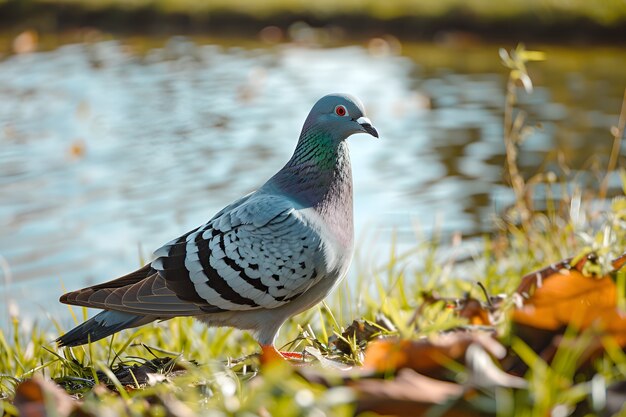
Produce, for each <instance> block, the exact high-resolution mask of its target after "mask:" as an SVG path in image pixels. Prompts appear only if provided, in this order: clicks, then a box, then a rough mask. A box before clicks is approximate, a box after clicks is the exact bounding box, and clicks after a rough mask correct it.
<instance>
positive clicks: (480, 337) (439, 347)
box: [363, 331, 505, 377]
mask: <svg viewBox="0 0 626 417" xmlns="http://www.w3.org/2000/svg"><path fill="white" fill-rule="evenodd" d="M472 343H477V344H479V345H481V346H482V347H483V348H484V349H485V350H487V351H488V352H489V353H491V354H492V355H493V356H496V357H502V356H503V355H504V353H505V350H504V348H503V347H502V345H500V344H499V343H498V342H497V341H496V340H494V339H493V338H492V337H491V335H489V334H487V333H485V332H465V331H458V332H452V333H446V334H442V335H439V336H437V337H435V338H433V339H422V340H418V341H415V340H399V339H397V338H388V339H381V340H377V341H374V342H372V343H370V344H369V346H368V347H367V350H366V351H365V362H364V364H363V366H364V368H365V369H369V370H373V371H376V372H381V373H387V372H390V371H394V370H397V369H401V368H411V369H414V370H416V371H417V372H419V373H422V374H424V375H429V376H434V377H441V375H442V374H444V373H445V372H446V370H447V366H448V365H450V363H451V362H453V361H456V362H463V361H464V358H465V352H466V351H467V348H468V347H469V346H470V345H471V344H472Z"/></svg>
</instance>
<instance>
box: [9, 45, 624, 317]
mask: <svg viewBox="0 0 626 417" xmlns="http://www.w3.org/2000/svg"><path fill="white" fill-rule="evenodd" d="M490 51H491V52H493V53H491V52H489V56H490V57H491V56H492V55H493V57H491V58H490V59H491V60H492V67H493V71H494V72H493V73H492V72H490V71H484V72H480V73H473V72H468V73H464V72H463V71H464V69H463V68H455V67H450V68H447V69H441V67H439V66H438V65H437V63H436V62H430V63H429V57H428V56H425V55H424V56H422V57H420V59H419V60H418V62H419V63H420V64H417V63H416V62H415V61H413V60H412V59H410V58H408V57H406V56H405V57H403V56H389V55H384V54H383V55H382V56H381V55H380V54H370V53H369V52H368V51H367V50H366V49H363V48H360V47H343V48H333V49H314V48H304V47H289V46H287V47H276V48H273V49H258V50H257V49H252V50H244V49H237V48H229V49H225V48H221V47H219V46H213V45H209V46H207V45H204V46H203V45H196V44H194V43H192V42H190V41H187V40H184V39H180V38H175V39H173V40H171V41H169V42H168V44H167V45H166V46H165V47H164V48H161V49H153V50H150V51H149V52H147V53H146V54H145V55H141V54H134V53H132V52H131V51H130V49H129V48H128V47H127V45H125V44H124V43H119V42H101V43H96V44H90V45H86V44H85V45H67V46H62V47H60V48H58V49H56V50H54V51H49V52H44V53H36V54H27V55H19V56H12V57H9V58H7V59H5V60H4V61H1V62H0V80H3V82H2V83H0V201H1V202H2V203H1V204H0V230H2V237H0V255H2V257H4V258H5V259H6V260H7V262H8V265H9V266H10V271H11V274H12V277H13V281H14V283H15V284H14V286H13V288H12V290H11V291H12V294H14V295H15V297H16V298H18V299H21V298H25V297H26V296H27V295H29V292H32V288H33V286H41V287H38V291H39V288H44V287H45V288H47V290H46V293H47V294H46V296H47V295H49V299H50V300H56V297H57V295H58V293H61V292H62V290H61V284H60V282H61V281H63V282H64V284H65V286H67V287H68V288H70V287H71V288H75V287H77V286H79V285H82V284H84V283H87V282H95V281H101V280H104V279H109V278H111V277H113V276H116V275H118V274H121V273H124V272H126V271H128V270H130V269H132V268H134V267H136V266H138V265H139V262H140V257H142V256H147V257H149V253H150V251H151V250H152V249H154V248H156V247H158V246H159V245H161V244H162V243H164V242H166V241H168V240H169V239H171V238H172V237H174V236H177V235H179V234H181V233H183V232H185V231H186V230H188V229H189V228H191V227H195V226H196V225H198V224H200V223H202V222H204V221H206V220H207V219H208V218H209V217H210V216H212V215H213V214H214V213H215V212H216V211H217V210H219V209H220V208H221V207H222V206H223V205H225V204H226V203H228V202H230V201H231V200H233V199H235V198H237V197H239V196H241V195H243V194H245V193H247V192H249V191H250V190H252V189H253V188H254V187H256V186H258V185H259V184H261V183H262V182H263V181H264V180H265V179H266V178H268V177H269V176H270V175H271V174H272V173H274V172H275V171H276V170H277V169H279V168H280V167H281V166H282V164H283V163H284V162H285V161H286V160H287V158H288V157H289V155H290V154H291V152H292V150H293V147H294V146H295V141H296V139H297V135H298V133H299V129H300V127H301V124H302V122H303V120H304V118H305V116H306V114H307V112H308V110H309V109H310V107H311V105H312V104H313V103H314V102H315V101H316V100H317V99H318V98H319V97H320V96H322V95H324V94H326V93H329V92H333V91H343V92H351V93H353V94H355V95H357V96H359V97H360V98H361V99H362V100H363V101H364V102H365V103H366V106H367V108H368V110H369V115H370V118H371V119H372V120H373V121H374V122H375V124H376V126H377V128H378V129H379V132H380V134H381V138H382V139H381V140H380V141H375V140H371V139H370V138H369V137H365V136H363V135H357V136H355V137H353V138H351V139H350V142H351V149H352V160H353V166H354V178H355V197H356V200H355V214H356V223H357V225H356V229H357V231H359V230H362V229H364V228H365V227H370V226H369V225H375V226H376V227H378V228H381V229H382V230H383V232H382V235H381V236H383V240H384V239H385V238H386V237H388V236H389V235H390V233H391V230H398V231H399V232H400V237H401V238H402V239H405V240H407V241H408V240H410V239H412V237H411V236H412V231H411V227H412V226H411V224H412V223H414V222H415V221H417V222H418V223H419V224H420V225H421V227H422V228H423V229H424V230H425V231H426V232H429V230H430V229H431V228H432V227H433V226H432V225H433V224H434V223H435V221H434V220H435V218H437V217H438V216H440V217H441V218H442V222H441V223H440V225H441V227H442V228H443V229H444V230H445V231H449V232H453V231H461V232H464V233H466V234H467V233H476V232H481V231H486V230H489V229H490V227H491V220H490V219H491V216H492V215H493V214H494V213H495V212H496V211H497V210H498V209H501V208H503V207H504V206H506V205H507V204H509V202H510V201H511V194H510V192H509V191H508V189H507V187H506V186H504V185H503V184H502V165H503V157H502V153H503V145H502V139H501V138H502V103H503V94H504V92H503V88H504V82H505V78H504V76H505V75H504V71H500V70H499V67H498V61H497V55H496V53H495V49H493V50H491V49H490ZM407 54H408V55H409V56H412V55H411V50H409V51H408V52H407ZM495 71H499V73H495ZM538 77H539V78H542V77H543V78H544V81H546V79H547V78H549V77H550V73H549V72H546V73H540V74H538ZM587 77H588V75H587V74H586V73H583V72H570V73H567V74H566V76H565V82H566V83H567V86H568V89H569V90H571V92H569V93H567V94H570V95H571V97H578V98H581V97H587V96H588V94H589V91H594V94H595V92H596V90H598V89H599V91H600V93H599V94H602V95H604V96H606V97H607V100H608V101H609V102H610V103H612V104H611V105H610V106H607V104H606V103H602V105H598V106H597V107H595V104H597V103H595V102H594V103H591V105H590V106H589V107H583V105H579V104H576V102H575V101H574V102H573V103H575V104H573V105H572V104H571V103H572V101H571V100H570V98H571V97H569V96H568V97H566V99H567V100H564V101H563V102H559V101H555V99H554V98H553V97H552V96H553V93H552V91H551V90H550V89H549V87H540V88H537V91H536V92H535V94H534V95H531V96H525V95H524V96H522V105H523V106H524V107H525V108H526V109H527V110H528V112H529V117H530V121H531V122H533V121H542V122H543V128H542V129H541V130H539V131H537V132H536V133H535V134H534V135H532V136H531V137H530V138H529V139H528V142H527V143H526V144H525V145H524V146H525V150H526V152H524V153H523V154H522V155H521V164H522V167H523V168H524V169H525V171H526V172H532V171H533V170H534V169H536V168H537V167H538V166H540V165H541V164H542V163H543V161H544V159H546V158H547V157H548V156H549V155H551V154H552V153H553V151H554V149H556V148H557V147H558V146H559V145H560V147H561V148H562V150H563V152H565V153H566V156H567V157H568V158H570V159H569V161H570V162H571V163H572V164H574V165H575V164H576V163H577V162H578V161H580V160H582V158H586V157H588V155H589V152H590V150H591V151H592V152H599V153H606V154H607V155H608V151H607V149H608V147H609V146H610V141H609V138H610V137H609V135H608V134H607V133H606V132H607V130H608V127H609V126H610V125H611V124H614V123H615V121H616V117H615V113H616V112H617V111H618V110H619V105H618V104H615V103H618V100H617V99H616V97H619V96H620V95H621V91H622V90H621V89H622V88H623V86H619V85H618V86H614V87H611V86H609V85H607V84H606V82H604V81H602V80H592V79H588V78H587ZM540 82H541V81H539V83H540ZM569 90H568V91H569ZM558 94H561V92H560V90H559V93H558ZM593 97H595V95H594V96H593ZM600 134H602V135H604V137H605V138H606V143H604V142H600V143H599V142H598V140H597V137H598V135H600ZM548 160H549V161H553V160H554V158H552V159H550V158H548ZM549 164H555V163H554V162H549ZM557 168H558V167H557ZM139 245H141V248H142V249H140V250H139V251H138V247H139ZM143 248H145V250H144V249H143ZM0 296H2V297H4V296H5V295H2V294H0ZM42 300H43V299H42ZM44 302H47V301H44ZM3 313H4V312H2V313H0V314H3Z"/></svg>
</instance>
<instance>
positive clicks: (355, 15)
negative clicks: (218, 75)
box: [0, 0, 626, 43]
mask: <svg viewBox="0 0 626 417" xmlns="http://www.w3.org/2000/svg"><path fill="white" fill-rule="evenodd" d="M299 20H305V21H308V22H309V23H311V24H313V25H321V26H323V25H326V24H329V25H332V26H336V27H342V28H345V29H347V30H348V31H349V33H350V34H351V36H371V35H376V34H379V33H380V32H383V33H390V34H393V35H396V36H400V37H402V38H428V37H431V36H433V35H434V34H436V33H437V32H438V31H439V30H442V29H443V30H460V31H470V32H476V33H480V34H484V35H487V36H491V37H496V36H497V37H498V38H508V39H514V40H516V41H520V40H528V39H530V38H531V37H533V38H539V39H546V40H551V41H566V42H571V41H577V40H580V39H587V38H590V37H591V38H593V39H596V38H599V39H602V40H608V41H611V42H614V43H615V42H617V43H621V42H623V35H624V33H625V32H626V25H625V23H626V1H624V0H602V1H601V2H593V1H585V0H567V1H563V0H502V1H491V0H423V1H419V0H389V1H378V0H344V1H333V0H318V1H314V2H312V1H305V0H267V1H262V0H251V1H243V0H212V1H195V0H0V23H2V24H3V26H4V27H5V28H13V27H16V28H24V27H25V26H35V27H37V26H39V29H41V28H44V29H46V30H47V31H51V32H52V31H54V30H58V29H63V28H65V27H74V26H96V27H106V28H112V29H115V30H132V31H145V30H150V31H151V32H167V31H170V32H172V31H173V30H176V31H178V32H180V31H186V32H195V33H204V32H207V31H208V32H211V33H218V32H220V31H221V30H223V29H229V30H230V32H233V33H247V34H251V33H256V32H257V31H258V30H260V29H261V28H263V27H264V26H266V25H277V26H279V27H283V28H284V27H287V26H289V25H290V24H291V23H294V22H296V21H299Z"/></svg>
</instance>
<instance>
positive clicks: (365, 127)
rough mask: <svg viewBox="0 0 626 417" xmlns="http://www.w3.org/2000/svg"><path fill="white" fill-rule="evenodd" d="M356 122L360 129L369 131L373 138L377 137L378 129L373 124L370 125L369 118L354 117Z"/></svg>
mask: <svg viewBox="0 0 626 417" xmlns="http://www.w3.org/2000/svg"><path fill="white" fill-rule="evenodd" d="M356 122H357V123H358V124H359V125H361V129H363V131H364V132H365V133H369V134H370V135H372V136H374V137H375V138H377V137H378V131H377V130H376V128H375V127H374V126H372V122H370V119H368V118H367V117H364V116H363V117H359V118H358V119H356Z"/></svg>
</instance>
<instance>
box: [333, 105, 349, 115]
mask: <svg viewBox="0 0 626 417" xmlns="http://www.w3.org/2000/svg"><path fill="white" fill-rule="evenodd" d="M335 114H336V115H337V116H342V117H343V116H345V115H347V114H348V110H346V108H345V107H344V106H342V105H341V104H340V105H338V106H337V107H335Z"/></svg>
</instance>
